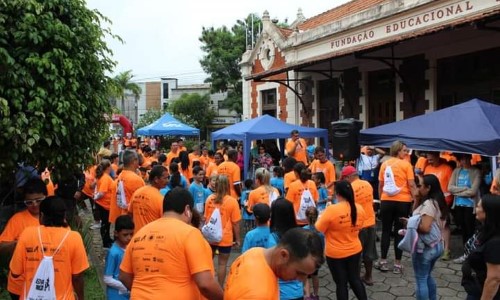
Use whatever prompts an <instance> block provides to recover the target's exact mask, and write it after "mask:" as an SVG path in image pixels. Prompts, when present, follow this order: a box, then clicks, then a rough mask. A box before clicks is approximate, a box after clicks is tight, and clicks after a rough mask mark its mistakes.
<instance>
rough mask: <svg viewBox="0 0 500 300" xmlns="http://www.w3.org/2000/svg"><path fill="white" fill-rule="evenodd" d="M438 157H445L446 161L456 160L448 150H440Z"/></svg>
mask: <svg viewBox="0 0 500 300" xmlns="http://www.w3.org/2000/svg"><path fill="white" fill-rule="evenodd" d="M439 157H441V158H444V159H446V161H450V160H453V161H457V158H456V157H455V156H454V155H453V153H451V152H450V151H443V152H441V155H440V156H439Z"/></svg>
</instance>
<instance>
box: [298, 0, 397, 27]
mask: <svg viewBox="0 0 500 300" xmlns="http://www.w3.org/2000/svg"><path fill="white" fill-rule="evenodd" d="M386 1H387V0H352V1H349V2H347V3H345V4H342V5H340V6H338V7H335V8H332V9H330V10H327V11H325V12H324V13H322V14H319V15H317V16H314V17H312V18H309V19H307V20H305V21H304V22H303V23H302V24H299V25H298V28H299V30H309V29H312V28H315V27H318V26H321V25H324V24H327V23H331V22H334V21H337V20H339V19H342V18H344V17H347V16H349V15H352V14H355V13H357V12H360V11H362V10H365V9H367V8H370V7H372V6H375V5H377V4H379V3H382V2H386Z"/></svg>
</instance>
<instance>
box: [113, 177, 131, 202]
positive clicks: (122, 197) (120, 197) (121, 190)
mask: <svg viewBox="0 0 500 300" xmlns="http://www.w3.org/2000/svg"><path fill="white" fill-rule="evenodd" d="M116 204H117V205H118V207H119V208H122V209H126V208H128V204H127V195H126V194H125V186H124V184H123V180H121V179H120V180H118V185H117V187H116Z"/></svg>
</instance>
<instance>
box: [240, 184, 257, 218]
mask: <svg viewBox="0 0 500 300" xmlns="http://www.w3.org/2000/svg"><path fill="white" fill-rule="evenodd" d="M250 192H251V191H249V190H246V191H243V193H241V198H240V204H241V207H242V209H241V210H242V213H241V215H242V216H241V218H242V219H243V220H255V217H254V216H253V215H250V214H248V213H247V210H246V209H245V207H244V205H245V201H247V200H248V195H249V194H250Z"/></svg>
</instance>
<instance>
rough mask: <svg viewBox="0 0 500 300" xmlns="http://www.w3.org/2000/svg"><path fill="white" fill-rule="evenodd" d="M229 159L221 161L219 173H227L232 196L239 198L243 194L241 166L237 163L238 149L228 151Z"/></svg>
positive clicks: (218, 168)
mask: <svg viewBox="0 0 500 300" xmlns="http://www.w3.org/2000/svg"><path fill="white" fill-rule="evenodd" d="M227 158H228V161H225V162H223V163H221V164H220V165H219V166H218V167H217V174H219V175H226V176H227V179H228V180H229V186H230V188H231V196H232V197H234V198H236V199H237V198H238V197H240V196H241V174H240V167H238V165H237V164H236V160H237V159H238V151H236V150H229V151H228V152H227Z"/></svg>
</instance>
